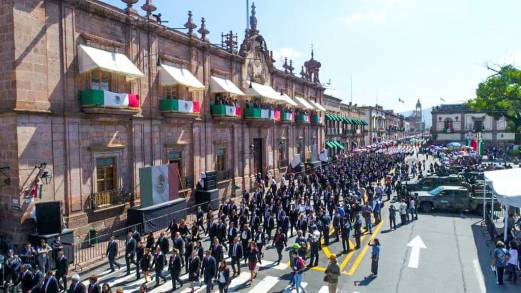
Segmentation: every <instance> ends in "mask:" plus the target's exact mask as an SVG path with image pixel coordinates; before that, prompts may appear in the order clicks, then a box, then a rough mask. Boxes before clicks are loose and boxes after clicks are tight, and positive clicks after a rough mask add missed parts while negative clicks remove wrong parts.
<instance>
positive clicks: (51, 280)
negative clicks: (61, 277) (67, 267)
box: [40, 271, 60, 293]
mask: <svg viewBox="0 0 521 293" xmlns="http://www.w3.org/2000/svg"><path fill="white" fill-rule="evenodd" d="M40 292H41V293H58V292H60V288H59V284H58V280H56V278H55V277H54V275H53V273H52V271H48V272H47V274H46V275H45V279H44V280H43V285H42V290H41V291H40Z"/></svg>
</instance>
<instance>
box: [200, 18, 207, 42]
mask: <svg viewBox="0 0 521 293" xmlns="http://www.w3.org/2000/svg"><path fill="white" fill-rule="evenodd" d="M197 32H198V33H199V34H200V35H201V40H203V41H205V42H208V38H207V37H206V36H207V35H208V34H209V33H210V31H209V30H208V29H207V28H206V20H205V19H204V17H203V18H201V27H200V28H199V30H198V31H197Z"/></svg>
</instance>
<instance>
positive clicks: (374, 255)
mask: <svg viewBox="0 0 521 293" xmlns="http://www.w3.org/2000/svg"><path fill="white" fill-rule="evenodd" d="M369 246H371V247H372V250H371V273H372V274H373V276H374V277H376V276H377V275H378V261H379V260H380V241H379V240H378V239H377V238H375V239H373V240H371V241H370V242H369Z"/></svg>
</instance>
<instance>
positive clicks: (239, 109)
mask: <svg viewBox="0 0 521 293" xmlns="http://www.w3.org/2000/svg"><path fill="white" fill-rule="evenodd" d="M235 116H237V117H241V107H235Z"/></svg>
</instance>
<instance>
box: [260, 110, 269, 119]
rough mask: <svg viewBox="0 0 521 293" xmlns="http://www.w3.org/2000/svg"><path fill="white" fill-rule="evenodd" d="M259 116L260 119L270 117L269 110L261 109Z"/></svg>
mask: <svg viewBox="0 0 521 293" xmlns="http://www.w3.org/2000/svg"><path fill="white" fill-rule="evenodd" d="M260 118H262V119H270V110H267V109H262V110H261V117H260Z"/></svg>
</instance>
